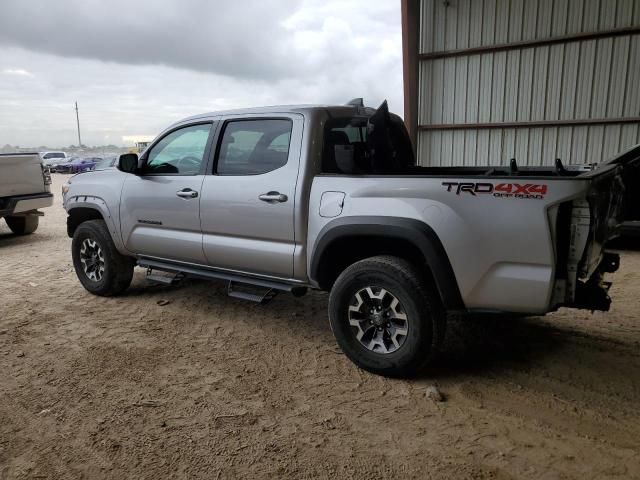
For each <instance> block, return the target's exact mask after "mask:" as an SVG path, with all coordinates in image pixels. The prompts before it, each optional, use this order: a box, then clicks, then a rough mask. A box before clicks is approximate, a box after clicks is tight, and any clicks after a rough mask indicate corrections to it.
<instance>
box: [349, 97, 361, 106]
mask: <svg viewBox="0 0 640 480" xmlns="http://www.w3.org/2000/svg"><path fill="white" fill-rule="evenodd" d="M347 105H351V106H352V107H361V108H364V99H362V98H354V99H353V100H351V101H350V102H348V103H347Z"/></svg>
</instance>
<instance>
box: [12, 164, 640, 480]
mask: <svg viewBox="0 0 640 480" xmlns="http://www.w3.org/2000/svg"><path fill="white" fill-rule="evenodd" d="M64 178H66V177H65V176H60V175H57V176H54V182H55V183H54V185H53V189H54V192H55V193H56V194H57V195H58V194H59V192H60V186H61V183H62V181H63V180H64ZM41 220H42V221H41V226H40V229H39V230H38V231H37V232H36V234H34V235H31V236H28V237H16V236H13V235H11V234H10V232H9V230H8V229H7V228H6V226H5V225H4V222H3V223H2V226H0V479H2V480H4V479H9V478H11V479H13V478H114V479H124V478H149V479H158V478H213V479H216V478H332V479H333V478H382V477H386V478H498V479H503V478H536V479H538V478H545V479H552V478H580V479H591V478H594V479H595V478H598V479H601V478H640V318H638V317H639V316H640V300H639V298H640V252H638V251H625V252H624V253H623V256H622V267H621V269H620V271H619V272H617V273H616V274H614V275H612V279H613V281H614V282H615V283H614V287H613V288H612V291H611V296H612V297H613V298H614V306H613V309H612V310H611V311H610V312H608V313H606V314H603V313H595V314H591V313H589V312H577V311H568V310H565V311H560V312H558V313H555V314H552V315H549V316H547V317H545V318H526V319H516V318H507V319H475V320H469V319H467V320H462V319H452V320H451V322H450V323H449V329H448V333H447V335H448V338H447V342H446V345H445V349H444V352H443V353H442V355H441V356H440V357H439V359H438V361H437V363H436V364H435V365H434V366H433V367H432V368H431V369H430V370H429V371H428V372H425V374H424V375H423V376H422V378H419V379H414V380H411V381H404V380H390V379H385V378H381V377H376V376H373V375H370V374H367V373H365V372H362V371H360V370H358V369H357V368H355V367H354V366H353V365H352V364H351V363H350V362H349V361H348V360H347V358H346V357H345V356H344V355H342V354H341V353H340V351H339V350H338V348H337V346H336V344H335V342H334V340H333V337H332V334H331V331H330V329H329V324H328V321H327V317H326V309H327V295H326V294H321V293H313V294H310V295H307V296H306V297H303V298H294V297H293V296H290V295H281V296H279V297H277V298H276V299H275V300H274V301H273V302H271V303H270V304H268V305H266V306H259V305H255V304H251V303H246V302H243V301H241V300H236V299H231V298H228V297H227V296H226V295H225V285H223V284H222V283H208V282H195V281H189V282H186V283H184V284H183V285H181V286H178V287H165V286H149V285H147V284H146V282H145V280H144V272H143V271H137V272H136V274H135V277H134V281H133V285H132V287H131V288H130V290H129V291H128V292H127V294H126V295H125V296H123V297H119V298H111V299H107V298H97V297H94V296H92V295H90V294H88V293H87V292H85V290H84V289H83V288H82V287H81V286H80V284H79V282H78V281H77V279H76V276H75V273H74V271H73V268H72V264H71V256H70V251H69V247H70V240H69V238H67V236H66V232H65V212H64V210H63V209H62V207H61V202H60V196H59V195H58V196H57V198H56V205H55V206H54V207H53V208H50V209H47V210H46V216H45V217H44V218H43V219H41ZM161 300H166V301H168V302H169V303H168V304H166V305H164V306H162V305H158V302H159V301H161ZM161 303H164V302H161ZM433 384H437V385H438V386H439V388H440V390H441V391H442V392H443V393H444V395H445V396H446V401H444V402H442V403H436V402H434V401H432V400H431V399H430V398H428V397H427V396H426V395H425V392H426V390H427V388H428V387H429V386H431V385H433Z"/></svg>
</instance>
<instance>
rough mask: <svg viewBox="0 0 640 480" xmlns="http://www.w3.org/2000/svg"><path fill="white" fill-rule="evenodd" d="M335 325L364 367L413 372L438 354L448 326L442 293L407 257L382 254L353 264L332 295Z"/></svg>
mask: <svg viewBox="0 0 640 480" xmlns="http://www.w3.org/2000/svg"><path fill="white" fill-rule="evenodd" d="M329 319H330V322H331V329H332V330H333V333H334V335H335V337H336V340H337V342H338V344H339V345H340V348H342V350H343V351H344V353H345V354H346V355H347V356H348V357H349V358H350V359H351V360H352V361H353V362H354V363H355V364H356V365H358V366H359V367H361V368H363V369H365V370H367V371H370V372H372V373H376V374H380V375H387V376H409V375H413V374H415V373H417V372H418V371H419V370H420V369H422V368H423V367H424V366H425V365H426V364H427V363H428V362H429V361H430V360H431V359H432V358H433V357H434V355H435V354H436V352H437V349H438V347H439V346H440V344H441V342H442V339H443V336H444V329H445V313H444V309H443V308H442V307H441V302H440V298H439V296H438V294H437V292H436V291H435V288H433V287H432V286H431V285H430V284H429V282H428V281H427V279H426V278H425V276H424V275H423V274H422V272H421V271H420V270H419V269H417V268H416V267H414V266H413V265H411V264H410V263H409V262H407V261H406V260H403V259H401V258H397V257H390V256H379V257H372V258H368V259H365V260H362V261H359V262H357V263H355V264H353V265H351V266H350V267H348V268H347V269H346V270H345V271H344V272H343V273H342V274H341V275H340V276H339V277H338V279H337V280H336V282H335V284H334V286H333V288H332V290H331V294H330V297H329Z"/></svg>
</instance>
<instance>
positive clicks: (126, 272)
mask: <svg viewBox="0 0 640 480" xmlns="http://www.w3.org/2000/svg"><path fill="white" fill-rule="evenodd" d="M71 254H72V257H73V266H74V268H75V270H76V275H77V276H78V279H79V280H80V283H82V286H83V287H84V288H85V289H86V290H87V291H89V292H90V293H93V294H94V295H100V296H103V297H110V296H113V295H118V294H120V293H122V292H124V291H125V290H126V289H127V288H128V287H129V285H130V284H131V279H132V277H133V268H134V261H133V259H131V258H129V257H125V256H124V255H121V254H120V252H118V250H117V249H116V247H115V245H114V244H113V240H112V239H111V234H110V233H109V229H108V228H107V225H106V224H105V223H104V221H103V220H90V221H88V222H84V223H82V224H81V225H80V226H79V227H78V228H77V229H76V231H75V233H74V234H73V241H72V242H71Z"/></svg>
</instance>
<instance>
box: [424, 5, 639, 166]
mask: <svg viewBox="0 0 640 480" xmlns="http://www.w3.org/2000/svg"><path fill="white" fill-rule="evenodd" d="M420 17H421V18H420V40H419V54H431V55H423V59H422V60H420V62H419V67H418V102H419V104H418V119H417V122H418V125H419V131H418V138H417V144H418V158H419V160H420V162H421V163H422V164H424V165H488V164H493V165H497V164H507V163H508V161H509V159H511V158H516V159H517V161H518V163H519V164H529V165H548V164H552V163H553V161H554V159H555V158H561V159H562V160H563V162H565V163H592V162H599V161H601V160H602V159H604V158H608V157H609V156H611V155H613V154H614V153H616V152H618V151H620V150H622V149H624V148H625V147H628V146H630V145H633V144H636V143H640V126H639V124H638V123H637V122H634V123H622V122H621V123H602V124H595V125H577V126H576V125H565V126H562V125H560V126H554V125H545V126H538V127H526V126H517V128H504V127H501V126H499V125H493V126H487V125H484V127H483V128H477V127H479V126H474V125H473V124H500V123H505V122H508V123H509V124H510V125H509V127H513V123H516V122H537V121H549V122H555V121H558V122H570V121H573V120H586V119H618V118H634V117H635V118H638V117H640V35H638V34H632V35H619V36H612V37H610V38H599V39H591V40H583V39H580V40H574V41H567V42H562V43H557V44H552V45H542V46H526V45H525V46H523V48H513V47H511V48H506V49H504V50H498V51H489V52H486V53H482V52H473V51H471V52H469V53H468V54H467V53H465V52H460V50H467V49H470V48H476V47H486V46H494V45H503V44H510V43H513V42H523V41H531V40H543V39H549V38H553V37H561V36H567V35H574V34H584V33H594V32H602V31H605V30H607V31H608V30H611V29H618V28H625V27H633V26H638V25H640V0H449V1H443V0H421V5H420ZM452 51H457V52H455V54H454V55H448V54H446V52H452ZM434 52H441V53H442V55H439V54H435V55H434ZM430 56H434V57H436V58H430ZM451 124H465V125H466V127H465V128H447V126H451Z"/></svg>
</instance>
